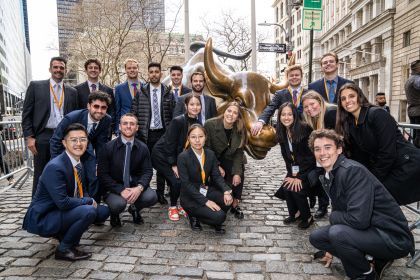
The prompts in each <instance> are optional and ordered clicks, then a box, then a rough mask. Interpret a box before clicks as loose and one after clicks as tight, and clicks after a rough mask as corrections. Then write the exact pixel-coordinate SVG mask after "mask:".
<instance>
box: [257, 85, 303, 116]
mask: <svg viewBox="0 0 420 280" xmlns="http://www.w3.org/2000/svg"><path fill="white" fill-rule="evenodd" d="M306 92H307V90H306V89H303V93H302V96H303V95H304V94H305V93H306ZM286 102H290V103H293V98H292V95H291V94H290V92H289V90H288V89H287V88H285V89H282V90H278V91H276V92H275V93H274V97H273V99H271V102H270V104H268V105H267V107H265V109H264V111H263V112H262V113H261V115H260V116H259V117H258V120H262V121H263V122H264V123H265V124H268V123H269V122H270V118H271V117H272V116H273V114H274V112H275V111H276V110H277V109H278V108H279V107H280V106H281V105H282V104H283V103H286ZM297 109H298V112H299V115H300V114H301V113H302V112H303V106H302V101H299V106H298V108H297Z"/></svg>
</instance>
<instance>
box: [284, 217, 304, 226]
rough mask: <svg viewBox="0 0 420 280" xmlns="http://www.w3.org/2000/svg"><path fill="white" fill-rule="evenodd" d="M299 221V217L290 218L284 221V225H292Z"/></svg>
mask: <svg viewBox="0 0 420 280" xmlns="http://www.w3.org/2000/svg"><path fill="white" fill-rule="evenodd" d="M299 219H300V216H297V217H293V216H289V217H287V218H286V219H284V220H283V224H285V225H290V224H291V223H294V222H296V221H297V220H299Z"/></svg>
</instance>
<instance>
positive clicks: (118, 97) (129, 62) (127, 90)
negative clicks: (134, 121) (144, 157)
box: [114, 58, 141, 134]
mask: <svg viewBox="0 0 420 280" xmlns="http://www.w3.org/2000/svg"><path fill="white" fill-rule="evenodd" d="M124 68H125V74H126V75H127V81H126V82H124V83H122V84H119V85H117V86H116V87H115V119H114V120H115V124H114V130H115V134H118V128H119V121H120V118H121V116H122V115H124V114H125V113H128V112H130V109H131V104H132V102H133V99H134V98H135V97H136V95H137V93H138V91H139V90H140V88H141V83H140V81H139V79H138V76H139V63H138V62H137V60H135V59H132V58H128V59H126V60H125V62H124Z"/></svg>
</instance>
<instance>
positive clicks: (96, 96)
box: [50, 91, 111, 202]
mask: <svg viewBox="0 0 420 280" xmlns="http://www.w3.org/2000/svg"><path fill="white" fill-rule="evenodd" d="M110 102H111V100H110V98H109V95H108V94H107V93H104V92H101V91H94V92H92V93H91V94H90V95H89V99H88V105H87V109H83V110H76V111H73V112H71V113H69V114H67V115H66V116H65V117H64V119H63V120H62V121H61V122H60V123H59V124H58V126H57V128H56V130H55V132H54V134H53V136H52V137H51V139H50V152H51V158H55V157H56V156H58V155H60V154H61V153H62V152H63V150H64V146H63V144H62V140H63V138H64V132H65V131H66V129H67V127H69V126H70V125H71V124H73V123H80V124H82V125H84V126H85V127H86V128H87V130H88V133H89V134H88V140H89V145H88V148H87V150H86V153H85V154H84V155H83V156H82V159H81V160H82V163H83V166H84V168H85V170H86V177H87V186H86V187H87V190H88V192H89V196H90V197H93V198H94V199H95V200H96V201H97V202H100V200H101V191H100V190H99V185H98V180H97V178H96V163H97V161H96V155H97V154H98V153H99V152H100V150H101V149H102V148H103V147H105V144H106V142H108V135H109V134H108V133H109V127H110V125H111V117H110V116H109V115H107V114H106V112H107V109H108V106H109V103H110Z"/></svg>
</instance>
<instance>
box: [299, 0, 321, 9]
mask: <svg viewBox="0 0 420 280" xmlns="http://www.w3.org/2000/svg"><path fill="white" fill-rule="evenodd" d="M303 7H304V8H308V9H322V0H303Z"/></svg>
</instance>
